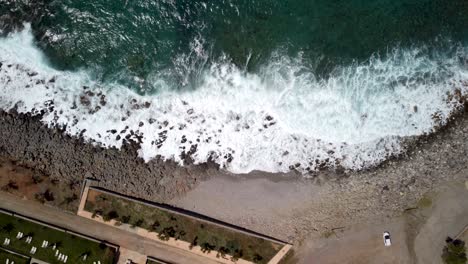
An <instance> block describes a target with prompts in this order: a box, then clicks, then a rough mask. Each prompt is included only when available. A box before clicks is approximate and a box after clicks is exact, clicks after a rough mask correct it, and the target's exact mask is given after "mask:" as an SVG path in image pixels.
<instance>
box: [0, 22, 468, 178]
mask: <svg viewBox="0 0 468 264" xmlns="http://www.w3.org/2000/svg"><path fill="white" fill-rule="evenodd" d="M198 48H199V47H198ZM196 52H198V53H203V51H200V50H197V51H196ZM466 56H467V53H466V49H465V50H463V49H460V51H459V54H457V55H454V56H453V57H446V58H437V59H434V58H433V59H431V58H429V56H427V55H425V53H424V52H422V51H421V50H418V49H413V50H395V51H394V52H392V53H390V55H389V56H387V57H386V58H385V59H380V58H377V57H373V58H371V59H370V60H369V61H368V62H367V63H363V64H359V65H351V66H347V67H344V68H341V69H336V70H335V71H334V72H333V74H331V76H330V77H329V78H328V79H316V78H315V77H314V75H313V74H312V71H311V70H309V69H308V68H306V67H305V66H303V64H302V63H301V59H300V58H297V59H290V58H285V57H281V56H277V58H274V59H272V60H271V63H270V64H269V65H266V66H265V67H263V68H262V70H261V71H260V73H258V74H249V73H246V72H244V71H242V70H239V69H238V68H236V67H235V66H233V65H230V64H229V63H219V64H213V65H212V66H211V68H210V69H209V70H207V71H206V72H204V73H203V76H204V77H203V78H202V80H201V82H200V85H199V87H198V88H196V89H194V90H192V91H185V92H181V91H177V92H176V91H174V90H171V89H163V90H162V91H161V92H159V93H158V94H156V95H151V96H140V95H138V94H136V93H134V92H133V91H131V90H130V89H127V88H126V87H122V86H120V85H118V84H115V83H99V82H96V81H94V80H92V78H91V77H90V74H88V73H87V72H86V71H85V70H83V71H77V72H65V71H58V70H55V69H53V68H52V67H50V66H49V64H48V62H47V59H46V58H45V57H44V55H43V54H42V52H41V51H40V50H39V49H38V48H37V47H35V45H34V41H33V36H32V34H31V32H30V29H29V27H28V26H27V27H26V29H25V30H24V31H22V32H19V33H15V34H11V35H10V36H9V37H7V38H3V39H0V62H2V64H3V65H2V67H1V69H0V108H2V109H5V110H10V109H12V108H14V107H16V109H17V110H18V111H19V112H31V113H33V114H38V113H40V112H41V111H42V112H43V113H44V115H43V119H42V120H43V122H44V123H47V124H49V125H50V126H53V125H60V126H65V125H66V131H67V133H70V134H71V135H79V134H81V135H82V136H83V137H84V138H85V139H87V140H92V141H93V142H94V143H95V144H100V145H102V146H105V147H117V148H120V147H121V146H122V142H123V140H124V139H125V137H129V138H133V139H135V140H137V141H138V140H139V141H140V142H141V149H140V151H139V155H140V156H141V157H142V158H144V159H145V160H146V161H148V160H150V159H152V158H154V157H156V156H157V155H160V156H161V157H163V158H165V159H174V160H176V161H178V162H180V163H181V164H182V163H183V162H184V158H183V155H181V153H183V152H185V153H189V154H190V155H191V157H192V159H193V160H194V162H195V163H202V162H205V161H207V160H208V159H211V160H214V161H215V162H217V163H218V164H220V165H221V166H222V167H225V168H226V169H228V170H230V171H232V172H237V173H245V172H249V171H251V170H264V171H270V172H278V171H288V170H290V169H291V167H295V168H296V169H297V170H299V171H302V172H306V171H309V170H316V169H319V168H320V166H323V165H324V164H325V165H328V166H338V165H340V166H342V167H344V168H346V169H361V168H364V167H367V166H372V165H376V164H378V163H379V162H381V161H383V160H385V159H386V158H388V156H389V155H392V154H396V153H399V152H401V151H402V149H401V146H400V141H401V137H405V136H413V135H421V134H424V133H429V132H431V131H432V130H433V128H434V126H435V125H436V124H435V122H436V121H435V119H434V118H433V116H434V114H437V116H438V117H439V118H440V120H442V121H444V120H446V119H447V117H448V116H449V115H450V113H451V111H452V110H453V108H454V106H455V105H456V103H455V102H449V103H447V93H450V92H453V91H455V89H457V88H459V89H462V92H463V93H465V92H466V91H465V89H467V88H466V86H463V85H461V82H462V81H463V80H468V68H467V67H468V66H467V65H466V64H463V63H464V62H463V60H466ZM465 63H466V62H465ZM154 81H155V82H156V81H158V82H160V83H161V85H163V86H164V85H166V84H165V83H164V81H162V80H154ZM84 87H85V88H84ZM86 87H89V88H86ZM130 131H133V135H131V134H130ZM195 145H196V148H195V147H194V146H195ZM190 149H192V151H190ZM195 149H196V150H195Z"/></svg>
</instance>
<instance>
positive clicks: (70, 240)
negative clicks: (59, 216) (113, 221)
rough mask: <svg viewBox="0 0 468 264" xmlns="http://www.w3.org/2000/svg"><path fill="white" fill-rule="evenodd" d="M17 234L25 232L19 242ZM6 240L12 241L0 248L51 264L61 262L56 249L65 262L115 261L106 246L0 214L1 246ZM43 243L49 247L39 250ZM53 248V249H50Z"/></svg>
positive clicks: (108, 262)
mask: <svg viewBox="0 0 468 264" xmlns="http://www.w3.org/2000/svg"><path fill="white" fill-rule="evenodd" d="M18 232H22V233H24V236H23V237H22V238H20V239H18V238H16V237H17V234H18ZM28 236H30V237H32V241H31V243H29V244H28V243H26V238H27V237H28ZM5 238H9V239H10V240H11V242H10V244H9V245H8V246H5V245H2V247H4V248H6V249H8V250H11V251H14V252H17V253H19V254H22V255H25V256H31V257H34V258H36V259H40V260H43V261H46V262H48V263H51V264H55V263H57V264H58V263H63V262H59V261H58V259H57V257H56V256H55V253H56V250H57V249H58V250H59V251H60V252H61V253H63V254H65V255H67V256H68V261H67V262H68V263H93V261H95V262H97V261H98V260H99V261H101V263H102V264H112V263H113V262H114V258H115V252H114V249H112V248H109V247H107V246H106V245H105V244H101V243H98V242H95V241H91V240H88V239H85V238H82V237H79V236H75V235H73V234H69V233H65V232H62V231H59V230H56V229H53V228H49V227H47V226H44V225H41V224H38V223H34V222H30V221H27V220H24V219H22V218H18V217H14V216H11V215H8V214H4V213H1V212H0V243H2V244H3V241H4V240H5ZM44 240H47V241H49V245H48V246H47V247H45V248H43V247H42V242H43V241H44ZM54 245H55V248H56V250H54V249H53V247H54ZM33 246H34V247H36V248H37V251H36V253H35V254H31V253H30V251H31V248H32V247H33ZM85 255H87V257H86V261H84V260H83V257H84V256H85ZM3 263H5V262H3ZM15 263H17V262H16V261H15ZM18 263H20V262H18Z"/></svg>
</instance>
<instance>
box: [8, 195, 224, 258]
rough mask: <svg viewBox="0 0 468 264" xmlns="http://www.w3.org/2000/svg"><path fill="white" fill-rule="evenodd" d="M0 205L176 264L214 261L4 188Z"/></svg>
mask: <svg viewBox="0 0 468 264" xmlns="http://www.w3.org/2000/svg"><path fill="white" fill-rule="evenodd" d="M0 208H3V209H6V210H10V211H13V212H16V213H18V214H22V215H25V216H28V217H31V218H35V219H38V220H41V221H44V222H47V223H50V224H54V225H57V226H60V227H63V228H66V229H69V230H72V231H75V232H78V233H82V234H84V235H88V236H91V237H95V238H97V239H100V240H105V241H108V242H110V243H114V244H117V245H120V246H121V247H124V248H127V249H129V250H133V251H137V252H140V253H142V254H145V255H148V256H153V257H157V258H160V259H162V260H165V261H168V262H172V263H178V264H185V263H187V264H214V263H218V262H216V261H212V260H209V259H207V258H204V257H200V256H197V255H194V254H188V253H186V252H184V251H182V250H180V249H177V248H173V247H169V246H166V245H164V244H161V243H158V242H157V241H154V240H151V239H145V238H143V237H141V236H139V235H137V234H132V233H129V232H126V231H123V230H119V229H117V228H114V227H111V226H107V225H104V224H101V223H98V222H95V221H92V220H89V219H86V218H83V217H80V216H77V215H74V214H71V213H66V212H64V211H61V210H59V209H57V208H53V207H50V206H44V205H40V204H38V203H37V202H35V201H29V200H21V199H20V198H18V197H17V196H13V195H10V194H7V193H4V192H0Z"/></svg>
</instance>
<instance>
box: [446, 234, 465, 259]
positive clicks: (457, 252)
mask: <svg viewBox="0 0 468 264" xmlns="http://www.w3.org/2000/svg"><path fill="white" fill-rule="evenodd" d="M445 242H446V243H447V245H446V246H445V247H444V251H443V253H442V260H443V261H444V263H445V264H466V261H467V258H466V247H465V242H463V241H461V240H459V239H455V240H453V239H452V238H450V237H448V238H447V239H446V240H445Z"/></svg>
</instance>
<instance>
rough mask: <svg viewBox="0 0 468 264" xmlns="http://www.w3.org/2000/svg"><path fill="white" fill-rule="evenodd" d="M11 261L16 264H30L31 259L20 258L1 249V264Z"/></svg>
mask: <svg viewBox="0 0 468 264" xmlns="http://www.w3.org/2000/svg"><path fill="white" fill-rule="evenodd" d="M7 260H9V261H10V262H9V263H11V262H12V261H14V262H15V264H28V263H29V261H30V258H25V257H22V256H18V255H16V254H12V253H10V252H8V251H6V250H3V249H2V248H0V263H2V264H3V263H6V261H7Z"/></svg>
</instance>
